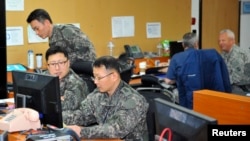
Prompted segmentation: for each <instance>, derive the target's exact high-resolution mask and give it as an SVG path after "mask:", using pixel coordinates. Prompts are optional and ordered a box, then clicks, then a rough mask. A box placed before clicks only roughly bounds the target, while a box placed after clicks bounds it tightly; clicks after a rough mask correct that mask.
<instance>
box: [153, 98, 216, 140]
mask: <svg viewBox="0 0 250 141" xmlns="http://www.w3.org/2000/svg"><path fill="white" fill-rule="evenodd" d="M154 102H155V103H154V104H155V105H154V106H155V125H156V135H158V136H159V135H160V134H161V132H162V131H163V129H164V128H170V129H171V130H172V134H173V136H172V137H173V138H172V140H173V141H180V140H179V139H177V138H182V139H181V141H207V129H208V125H216V124H217V119H215V118H212V117H209V116H207V115H204V114H201V113H198V112H195V111H194V110H190V109H187V108H185V107H182V106H180V105H177V104H175V103H171V102H169V101H166V100H164V99H161V98H155V99H154ZM157 103H158V104H164V106H167V107H169V108H170V109H174V110H176V111H179V112H181V113H185V114H187V115H191V116H193V117H194V118H197V119H200V120H201V121H202V122H203V124H202V125H201V126H199V127H196V129H192V128H191V127H190V130H185V129H184V128H182V129H181V130H185V131H177V130H178V128H180V127H178V126H183V127H185V126H186V127H187V126H191V125H188V124H190V122H189V123H188V124H187V123H184V122H182V121H178V120H180V119H174V118H173V117H171V116H170V114H169V115H168V113H170V112H166V111H165V109H164V110H163V109H159V107H158V105H157ZM165 108H166V107H165ZM163 114H166V115H165V117H170V118H172V120H171V121H169V123H168V121H167V119H166V118H164V120H166V122H165V123H160V121H159V118H162V117H163V116H162V115H163ZM185 122H186V121H185ZM160 124H161V125H160ZM163 124H164V125H163ZM163 126H164V127H163ZM194 130H196V131H194ZM191 132H192V133H191ZM187 134H188V135H187ZM167 137H168V136H167V135H165V138H166V139H167Z"/></svg>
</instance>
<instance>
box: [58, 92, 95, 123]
mask: <svg viewBox="0 0 250 141" xmlns="http://www.w3.org/2000/svg"><path fill="white" fill-rule="evenodd" d="M92 99H93V98H91V97H87V98H85V99H84V100H83V101H82V102H81V105H80V108H79V109H76V110H67V111H63V113H62V114H63V117H64V120H63V122H64V123H65V124H66V125H78V126H87V125H90V124H93V123H96V119H95V117H94V115H93V113H94V111H93V110H92V109H94V105H92V103H93V102H92Z"/></svg>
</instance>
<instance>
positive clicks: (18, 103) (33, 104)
mask: <svg viewBox="0 0 250 141" xmlns="http://www.w3.org/2000/svg"><path fill="white" fill-rule="evenodd" d="M12 77H13V90H14V99H15V107H16V108H20V107H27V108H32V109H34V110H36V111H38V112H39V117H40V121H41V124H43V125H44V126H46V125H47V124H50V125H54V126H56V127H58V128H62V127H63V120H62V108H61V99H60V85H59V78H58V77H56V76H51V75H45V74H38V73H31V72H23V71H12Z"/></svg>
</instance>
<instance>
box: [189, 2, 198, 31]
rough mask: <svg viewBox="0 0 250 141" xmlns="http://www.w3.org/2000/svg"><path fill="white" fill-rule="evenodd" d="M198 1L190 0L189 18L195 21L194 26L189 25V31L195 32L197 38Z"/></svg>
mask: <svg viewBox="0 0 250 141" xmlns="http://www.w3.org/2000/svg"><path fill="white" fill-rule="evenodd" d="M199 1H200V0H192V2H191V17H194V18H195V19H196V23H195V25H191V31H193V30H196V33H197V35H198V36H199V22H200V21H199V20H200V19H199Z"/></svg>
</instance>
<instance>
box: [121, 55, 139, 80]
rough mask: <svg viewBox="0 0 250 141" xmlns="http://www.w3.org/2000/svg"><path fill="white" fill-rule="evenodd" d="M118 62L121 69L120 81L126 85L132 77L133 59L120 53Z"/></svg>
mask: <svg viewBox="0 0 250 141" xmlns="http://www.w3.org/2000/svg"><path fill="white" fill-rule="evenodd" d="M118 62H119V64H120V68H121V70H120V75H121V79H122V80H123V81H125V82H126V83H129V81H130V79H131V76H132V75H133V70H134V68H135V65H134V58H132V57H128V56H127V54H126V53H122V54H120V55H119V57H118Z"/></svg>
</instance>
